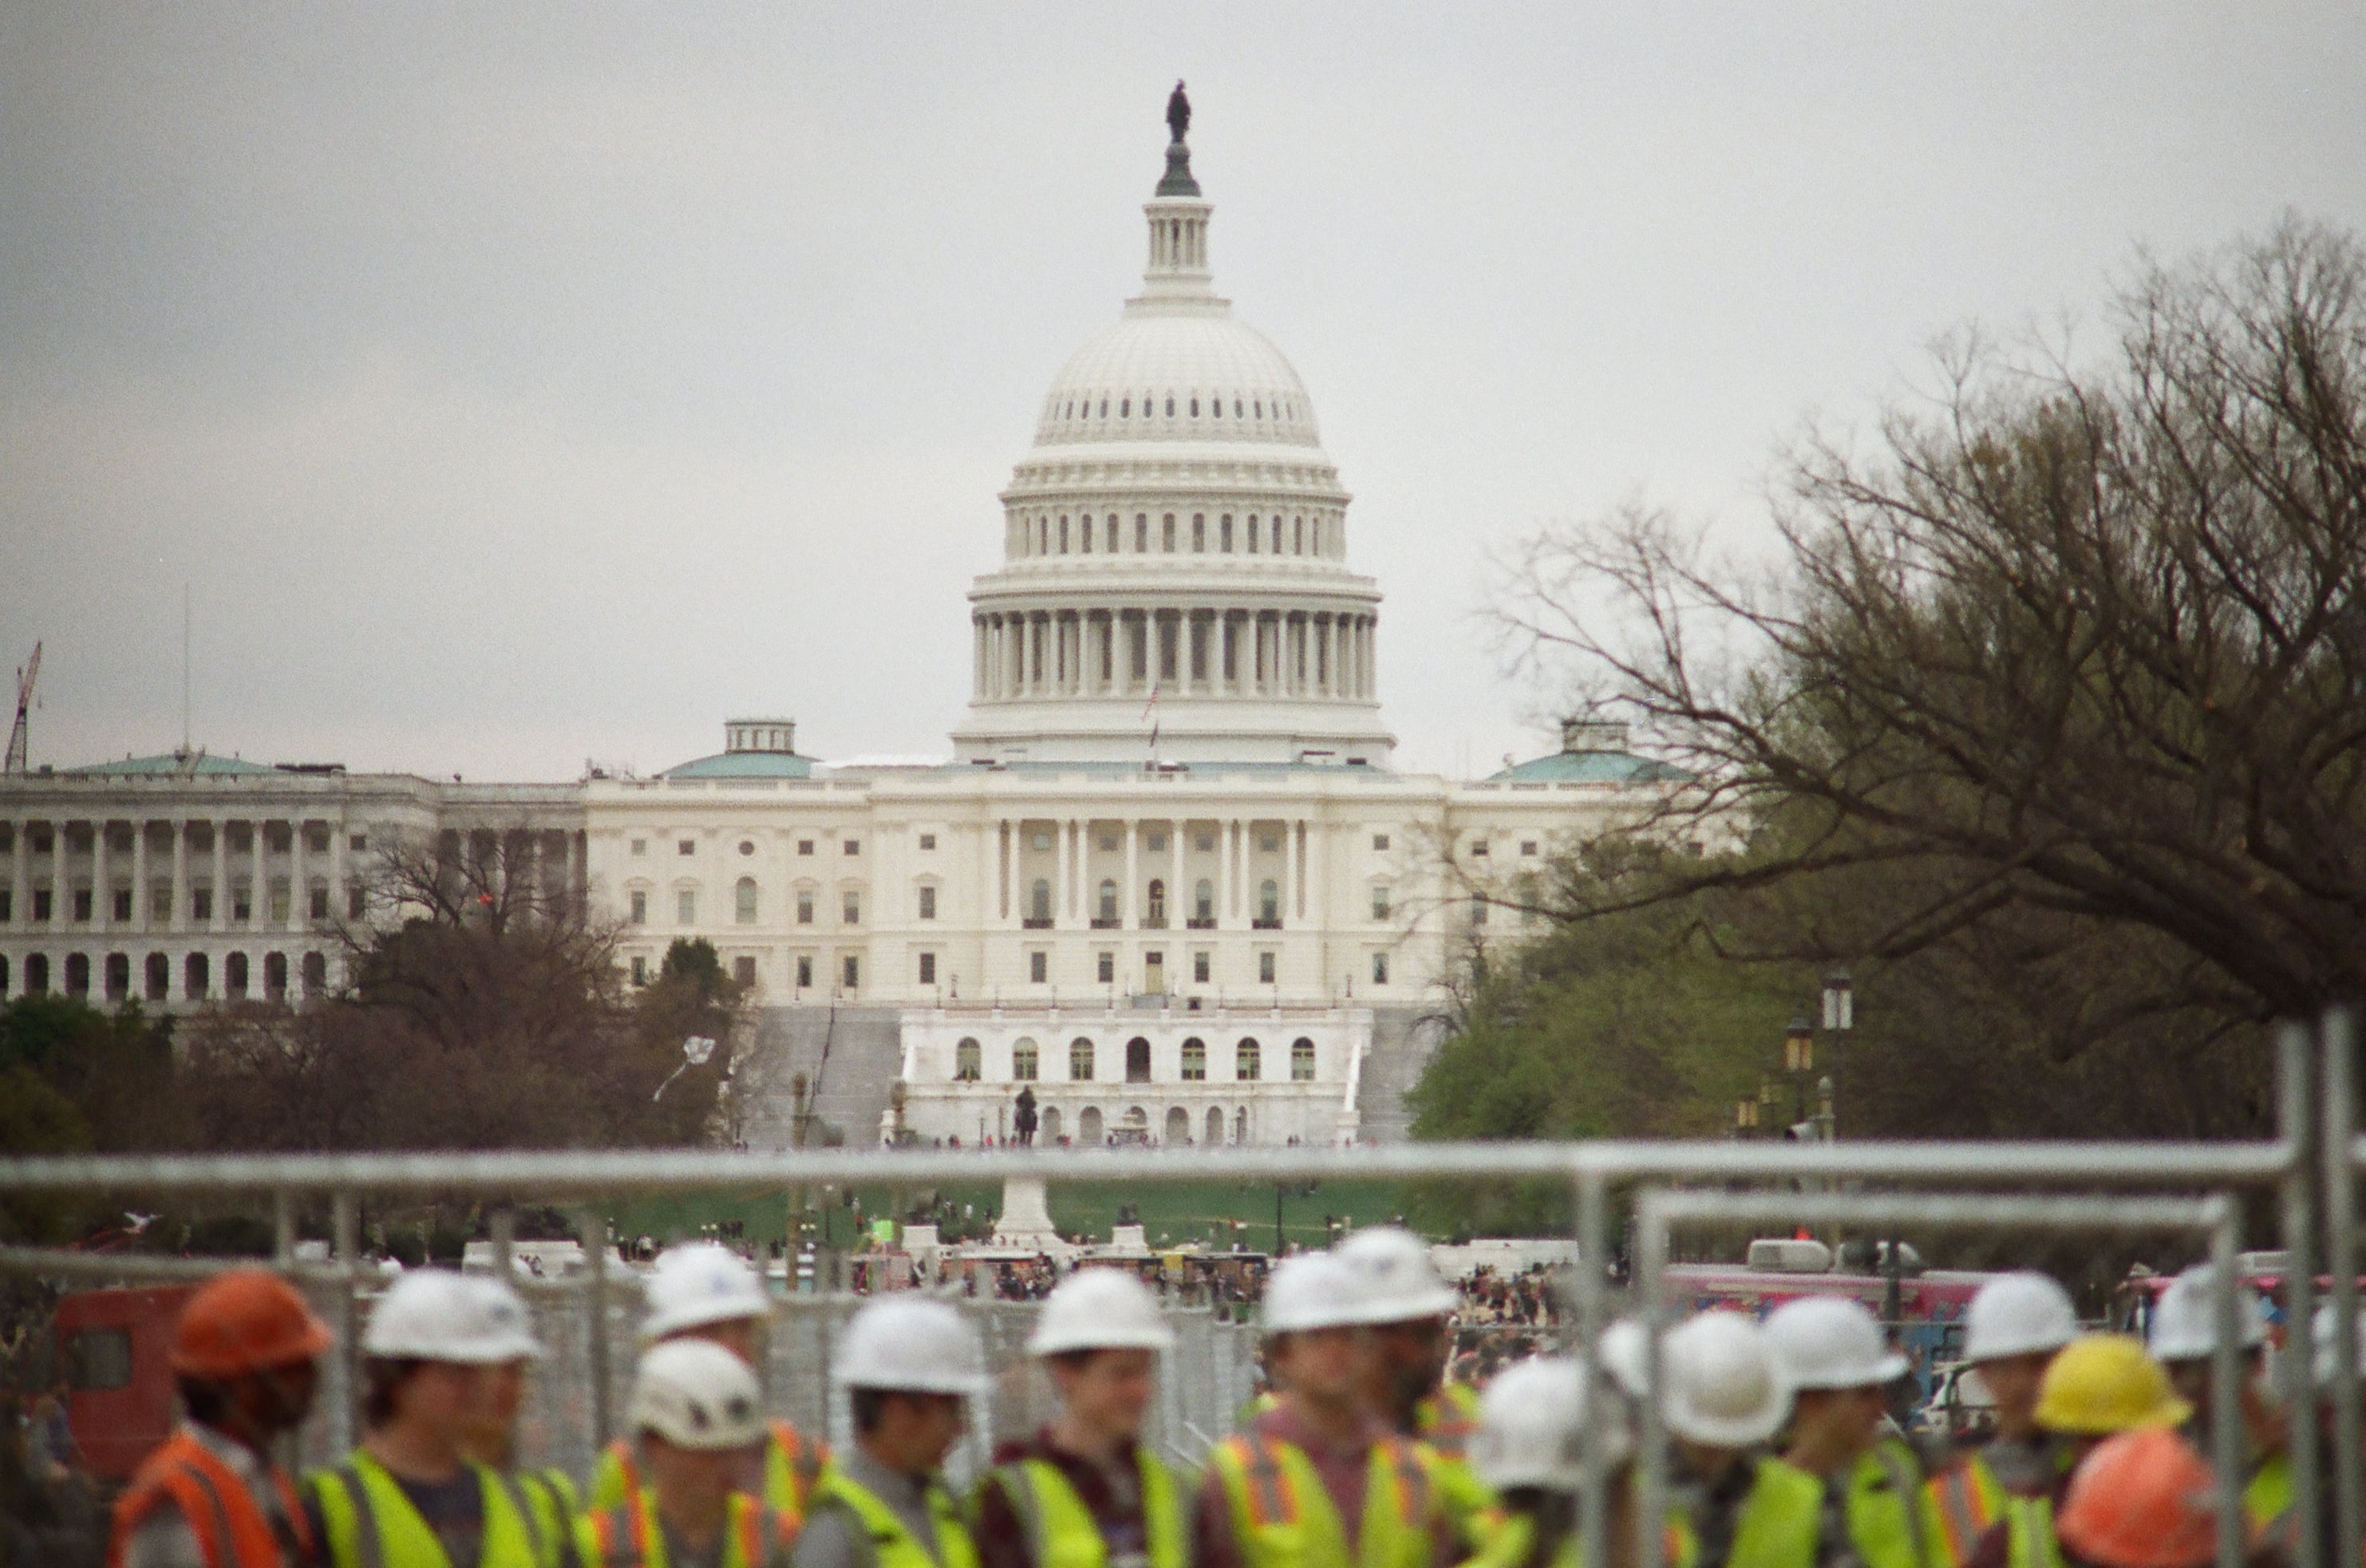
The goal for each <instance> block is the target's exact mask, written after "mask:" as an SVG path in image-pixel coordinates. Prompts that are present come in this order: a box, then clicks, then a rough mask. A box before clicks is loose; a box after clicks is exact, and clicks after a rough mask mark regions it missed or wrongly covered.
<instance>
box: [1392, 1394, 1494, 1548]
mask: <svg viewBox="0 0 2366 1568" xmlns="http://www.w3.org/2000/svg"><path fill="white" fill-rule="evenodd" d="M1478 1430H1479V1394H1478V1392H1477V1391H1476V1390H1474V1389H1473V1388H1471V1387H1470V1384H1468V1383H1459V1382H1450V1383H1448V1384H1447V1385H1446V1386H1445V1387H1443V1388H1441V1389H1439V1390H1438V1391H1437V1393H1433V1394H1430V1395H1428V1396H1427V1397H1425V1399H1423V1400H1422V1402H1421V1403H1420V1404H1418V1405H1416V1406H1414V1435H1415V1436H1417V1437H1418V1438H1420V1439H1421V1440H1422V1441H1423V1442H1424V1443H1425V1444H1427V1445H1428V1447H1429V1450H1430V1453H1431V1455H1432V1460H1431V1463H1430V1467H1429V1468H1430V1474H1431V1475H1432V1476H1433V1477H1434V1478H1436V1481H1437V1493H1438V1497H1439V1499H1440V1500H1441V1501H1442V1502H1443V1503H1444V1504H1445V1505H1446V1517H1448V1519H1449V1520H1451V1521H1453V1525H1454V1534H1455V1539H1456V1540H1459V1541H1461V1542H1462V1544H1463V1546H1464V1547H1465V1548H1467V1549H1468V1550H1470V1551H1480V1550H1482V1549H1483V1548H1484V1547H1485V1546H1486V1544H1487V1542H1488V1541H1489V1540H1493V1537H1494V1534H1495V1532H1496V1531H1497V1530H1499V1529H1503V1528H1504V1506H1503V1501H1502V1499H1500V1498H1498V1497H1497V1496H1496V1495H1495V1489H1494V1488H1493V1487H1492V1486H1490V1485H1488V1484H1487V1483H1485V1482H1484V1481H1482V1480H1480V1479H1479V1472H1477V1471H1475V1470H1473V1469H1471V1468H1470V1457H1469V1455H1470V1439H1471V1438H1472V1437H1473V1436H1474V1435H1475V1434H1476V1433H1477V1432H1478Z"/></svg>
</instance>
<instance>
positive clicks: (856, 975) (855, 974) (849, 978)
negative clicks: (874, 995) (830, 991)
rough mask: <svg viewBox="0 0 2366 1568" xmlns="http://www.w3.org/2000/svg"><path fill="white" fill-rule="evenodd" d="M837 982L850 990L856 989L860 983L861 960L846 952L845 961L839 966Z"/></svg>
mask: <svg viewBox="0 0 2366 1568" xmlns="http://www.w3.org/2000/svg"><path fill="white" fill-rule="evenodd" d="M839 984H840V985H841V986H843V987H846V989H848V990H850V991H851V990H855V989H858V988H859V987H861V986H862V960H861V959H860V958H857V957H855V956H854V955H853V954H852V953H849V954H847V956H846V962H845V963H844V964H840V965H839Z"/></svg>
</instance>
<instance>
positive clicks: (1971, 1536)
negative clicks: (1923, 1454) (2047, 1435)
mask: <svg viewBox="0 0 2366 1568" xmlns="http://www.w3.org/2000/svg"><path fill="white" fill-rule="evenodd" d="M1928 1492H1929V1499H1930V1505H1931V1512H1932V1515H1933V1516H1934V1517H1935V1518H1936V1521H1937V1524H1938V1527H1939V1544H1940V1545H1941V1546H1942V1547H1943V1548H1944V1550H1945V1551H1946V1553H1947V1562H1950V1563H1953V1564H1955V1565H1956V1568H1961V1565H1962V1564H1964V1563H1966V1562H1970V1561H1971V1560H1972V1552H1973V1551H1974V1550H1975V1549H1976V1548H1977V1547H1978V1545H1979V1544H1980V1538H1981V1537H1982V1536H1984V1535H1986V1534H1988V1533H1989V1526H1991V1525H1993V1524H1995V1523H1996V1522H1997V1520H1999V1519H2000V1518H2002V1517H2004V1504H2005V1491H2004V1485H2003V1483H2000V1481H1998V1480H1997V1478H1996V1472H1995V1471H1993V1470H1990V1469H1989V1463H1988V1461H1986V1460H1985V1459H1982V1458H1981V1457H1980V1456H1979V1455H1978V1454H1977V1453H1975V1454H1973V1455H1971V1456H1970V1457H1969V1458H1967V1459H1966V1460H1965V1461H1964V1462H1963V1463H1961V1464H1959V1465H1957V1466H1955V1468H1954V1469H1953V1470H1950V1471H1948V1472H1946V1473H1945V1474H1944V1475H1941V1476H1939V1477H1937V1478H1936V1479H1934V1480H1933V1481H1932V1483H1931V1484H1930V1486H1929V1488H1928Z"/></svg>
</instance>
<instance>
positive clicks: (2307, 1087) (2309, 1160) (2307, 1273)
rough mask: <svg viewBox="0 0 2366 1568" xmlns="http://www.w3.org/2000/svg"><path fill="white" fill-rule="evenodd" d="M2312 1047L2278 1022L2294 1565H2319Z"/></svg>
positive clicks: (2303, 1032)
mask: <svg viewBox="0 0 2366 1568" xmlns="http://www.w3.org/2000/svg"><path fill="white" fill-rule="evenodd" d="M2315 1047H2316V1042H2315V1040H2314V1039H2312V1038H2311V1037H2310V1034H2309V1031H2308V1028H2307V1026H2306V1025H2304V1024H2300V1023H2285V1024H2284V1025H2282V1027H2281V1028H2279V1029H2278V1030H2277V1031H2276V1087H2277V1089H2278V1090H2279V1094H2280V1098H2281V1101H2282V1103H2281V1105H2280V1106H2279V1108H2278V1111H2277V1118H2276V1131H2277V1134H2278V1135H2279V1136H2280V1137H2281V1138H2282V1141H2283V1144H2284V1146H2285V1149H2286V1150H2287V1152H2288V1155H2289V1158H2290V1163H2289V1164H2288V1165H2287V1166H2286V1167H2285V1168H2284V1179H2283V1232H2284V1235H2283V1241H2284V1301H2285V1313H2284V1325H2285V1326H2284V1343H2285V1347H2286V1354H2285V1356H2284V1358H2283V1363H2282V1371H2283V1388H2284V1398H2285V1400H2286V1401H2287V1402H2288V1404H2290V1406H2291V1409H2292V1413H2293V1431H2294V1433H2295V1436H2294V1438H2293V1444H2292V1447H2291V1449H2290V1450H2289V1455H2290V1462H2291V1464H2292V1478H2293V1514H2294V1515H2295V1517H2298V1518H2301V1519H2303V1520H2306V1521H2309V1522H2308V1523H2307V1524H2306V1525H2305V1526H2304V1528H2303V1529H2300V1530H2298V1531H2297V1532H2295V1534H2294V1536H2293V1542H2292V1544H2293V1551H2294V1555H2293V1568H2318V1559H2319V1556H2320V1551H2319V1548H2320V1546H2321V1545H2322V1544H2323V1542H2322V1537H2321V1535H2320V1533H2319V1531H2318V1529H2317V1528H2316V1525H2315V1521H2316V1520H2318V1519H2320V1518H2322V1517H2324V1505H2323V1504H2322V1502H2321V1501H2320V1500H2319V1492H2318V1477H2317V1469H2316V1461H2317V1444H2316V1438H2315V1425H2316V1422H2315V1408H2314V1407H2315V1397H2316V1396H2315V1392H2314V1389H2313V1387H2312V1383H2311V1378H2310V1371H2311V1369H2310V1366H2309V1356H2308V1355H2307V1353H2306V1350H2305V1348H2304V1347H2305V1345H2306V1340H2307V1335H2308V1332H2309V1325H2311V1323H2312V1322H2313V1321H2314V1320H2315V1316H2316V1305H2315V1303H2316V1192H2315V1181H2316V1179H2317V1174H2318V1173H2317V1168H2316V1161H2315V1159H2314V1158H2313V1157H2312V1156H2314V1155H2315V1151H2316V1118H2315V1116H2313V1115H2311V1114H2310V1111H2311V1104H2310V1100H2311V1097H2312V1095H2313V1094H2314V1093H2315V1088H2316V1049H2315Z"/></svg>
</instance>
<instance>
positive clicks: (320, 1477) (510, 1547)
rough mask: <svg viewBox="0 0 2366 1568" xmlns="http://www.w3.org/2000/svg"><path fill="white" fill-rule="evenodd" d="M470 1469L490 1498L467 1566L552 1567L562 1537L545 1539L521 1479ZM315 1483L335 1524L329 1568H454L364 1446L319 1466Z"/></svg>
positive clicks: (324, 1517) (327, 1518) (327, 1520)
mask: <svg viewBox="0 0 2366 1568" xmlns="http://www.w3.org/2000/svg"><path fill="white" fill-rule="evenodd" d="M468 1469H469V1470H470V1471H471V1472H473V1473H474V1474H475V1475H476V1477H477V1480H478V1484H479V1492H480V1495H482V1497H483V1499H484V1533H483V1536H482V1538H481V1540H480V1542H479V1546H478V1549H477V1561H476V1562H475V1564H473V1565H469V1564H462V1565H460V1568H548V1565H549V1564H550V1563H552V1562H556V1561H557V1555H558V1550H557V1549H558V1543H557V1542H556V1541H548V1542H546V1541H544V1540H542V1539H541V1532H540V1531H539V1530H537V1529H535V1522H534V1517H533V1509H532V1508H531V1507H530V1506H528V1505H527V1503H526V1501H525V1499H524V1497H523V1496H522V1495H520V1494H519V1493H518V1490H517V1488H516V1487H515V1485H513V1483H511V1482H510V1480H509V1478H508V1477H506V1476H503V1475H501V1474H500V1473H498V1472H494V1471H491V1470H488V1469H487V1468H486V1467H485V1466H483V1465H480V1464H471V1465H470V1466H469V1467H468ZM310 1485H311V1487H312V1493H313V1495H314V1496H315V1497H316V1498H318V1499H319V1500H320V1504H321V1521H322V1522H323V1523H324V1524H325V1525H326V1526H327V1527H328V1537H329V1539H328V1540H327V1542H326V1543H325V1561H326V1562H327V1563H328V1564H329V1568H454V1564H453V1563H452V1562H451V1559H450V1558H449V1557H447V1556H446V1555H445V1551H444V1547H443V1543H442V1542H441V1541H439V1540H436V1538H435V1532H434V1530H432V1529H429V1528H428V1526H427V1521H426V1520H425V1519H423V1518H421V1517H419V1510H418V1509H417V1508H415V1507H413V1506H411V1499H410V1498H409V1497H407V1496H405V1495H403V1491H402V1487H401V1485H400V1483H397V1482H396V1480H395V1479H394V1477H393V1476H392V1475H391V1474H389V1473H388V1472H387V1469H386V1467H385V1466H384V1465H382V1464H380V1463H378V1461H377V1460H375V1459H373V1458H371V1457H370V1456H369V1455H368V1454H367V1453H366V1452H363V1451H361V1450H355V1453H354V1454H353V1455H352V1457H350V1458H349V1459H347V1460H346V1461H345V1462H344V1463H343V1464H341V1465H339V1466H338V1467H337V1468H336V1469H334V1470H324V1471H317V1472H314V1473H313V1474H312V1476H311V1477H310Z"/></svg>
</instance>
